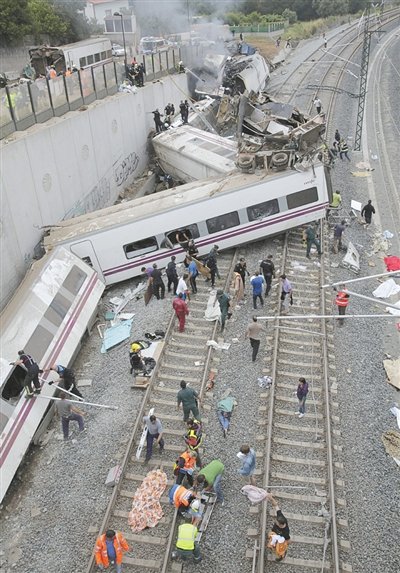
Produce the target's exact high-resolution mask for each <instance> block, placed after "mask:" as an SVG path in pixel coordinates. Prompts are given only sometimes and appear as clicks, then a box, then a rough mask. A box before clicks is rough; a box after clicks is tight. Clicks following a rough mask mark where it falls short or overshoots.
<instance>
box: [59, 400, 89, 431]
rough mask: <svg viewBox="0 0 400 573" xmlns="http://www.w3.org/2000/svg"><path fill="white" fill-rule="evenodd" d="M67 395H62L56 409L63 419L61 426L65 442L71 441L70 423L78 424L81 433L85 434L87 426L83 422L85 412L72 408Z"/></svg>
mask: <svg viewBox="0 0 400 573" xmlns="http://www.w3.org/2000/svg"><path fill="white" fill-rule="evenodd" d="M66 398H67V395H66V393H65V392H61V393H60V400H57V402H56V407H57V412H58V415H59V416H60V418H61V426H62V431H63V435H64V441H65V442H66V441H67V440H68V439H69V423H70V422H71V421H74V422H78V426H79V431H80V432H83V431H84V430H85V424H84V422H83V415H82V414H83V412H82V411H81V410H79V409H78V408H76V407H74V406H72V404H71V402H70V401H67V400H66Z"/></svg>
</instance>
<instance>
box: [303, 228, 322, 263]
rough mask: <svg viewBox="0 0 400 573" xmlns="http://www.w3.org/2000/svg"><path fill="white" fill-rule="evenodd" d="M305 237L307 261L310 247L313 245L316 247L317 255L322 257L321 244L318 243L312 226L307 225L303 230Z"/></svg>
mask: <svg viewBox="0 0 400 573" xmlns="http://www.w3.org/2000/svg"><path fill="white" fill-rule="evenodd" d="M305 237H306V243H307V251H306V257H307V259H310V258H311V257H310V251H311V246H312V245H315V246H316V247H317V251H318V255H319V256H321V255H322V251H321V243H320V242H319V239H317V235H316V231H315V228H314V226H313V225H308V227H307V228H306V230H305Z"/></svg>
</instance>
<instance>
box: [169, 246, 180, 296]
mask: <svg viewBox="0 0 400 573" xmlns="http://www.w3.org/2000/svg"><path fill="white" fill-rule="evenodd" d="M175 261H176V257H175V255H173V256H172V257H171V260H170V261H169V263H168V265H167V269H166V273H167V279H168V283H167V290H168V292H171V286H172V287H173V291H172V292H173V293H174V294H175V293H176V289H177V288H178V281H179V277H178V273H177V270H176V262H175Z"/></svg>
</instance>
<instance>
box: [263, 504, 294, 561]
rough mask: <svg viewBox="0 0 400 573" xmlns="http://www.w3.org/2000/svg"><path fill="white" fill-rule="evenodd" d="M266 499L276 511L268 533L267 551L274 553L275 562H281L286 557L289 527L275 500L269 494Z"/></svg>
mask: <svg viewBox="0 0 400 573" xmlns="http://www.w3.org/2000/svg"><path fill="white" fill-rule="evenodd" d="M267 499H268V500H269V501H270V502H271V503H272V505H273V507H274V509H275V511H276V519H275V522H274V524H273V526H272V529H271V531H270V532H269V533H268V549H270V550H271V551H274V553H275V561H282V560H283V559H284V558H285V557H286V553H287V550H288V546H289V543H290V531H289V525H288V522H287V519H286V517H285V516H284V515H283V513H282V511H281V509H280V507H279V506H278V502H277V501H276V499H275V498H274V497H272V495H271V494H270V493H268V494H267Z"/></svg>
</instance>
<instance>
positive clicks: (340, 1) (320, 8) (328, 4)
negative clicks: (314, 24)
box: [313, 0, 349, 18]
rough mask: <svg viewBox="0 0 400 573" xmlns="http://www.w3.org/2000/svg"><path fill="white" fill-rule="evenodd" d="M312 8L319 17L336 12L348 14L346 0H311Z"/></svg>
mask: <svg viewBox="0 0 400 573" xmlns="http://www.w3.org/2000/svg"><path fill="white" fill-rule="evenodd" d="M313 8H314V9H315V11H316V12H317V14H318V16H320V17H321V18H327V17H328V16H333V15H337V14H348V12H349V1H348V0H335V2H332V0H313Z"/></svg>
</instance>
